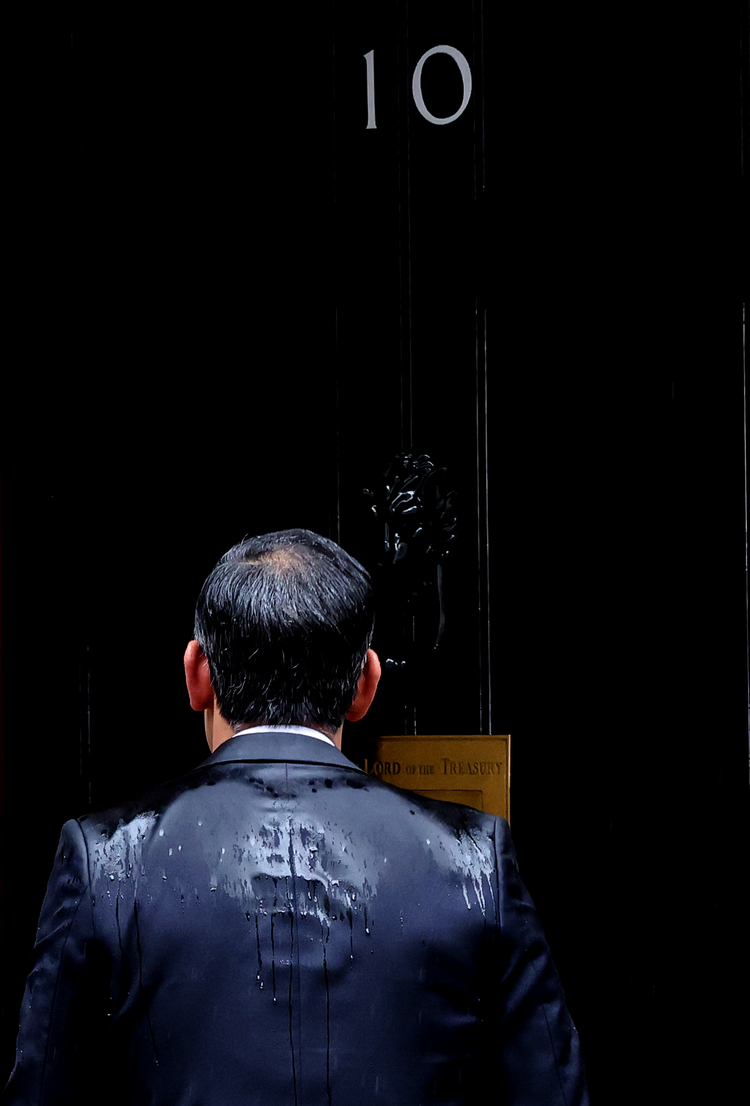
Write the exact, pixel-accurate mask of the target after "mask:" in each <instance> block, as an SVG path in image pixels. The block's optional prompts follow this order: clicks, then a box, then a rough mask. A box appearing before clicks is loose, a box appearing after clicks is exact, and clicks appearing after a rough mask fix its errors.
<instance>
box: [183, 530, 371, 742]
mask: <svg viewBox="0 0 750 1106" xmlns="http://www.w3.org/2000/svg"><path fill="white" fill-rule="evenodd" d="M372 628H373V598H372V585H371V582H370V577H369V575H368V574H367V572H366V571H365V570H364V568H362V566H361V565H360V564H359V563H358V562H357V561H355V560H354V558H353V557H350V556H349V554H348V553H345V552H344V550H343V549H341V548H340V546H338V545H336V543H335V542H332V541H329V539H328V538H323V537H321V536H320V535H318V534H313V533H312V532H311V531H309V530H281V531H279V532H277V533H274V534H263V535H261V536H260V537H256V538H246V539H245V540H244V541H242V542H240V543H239V544H238V545H235V546H234V547H233V548H232V549H230V550H229V552H228V553H225V554H224V556H223V557H222V558H221V560H220V561H219V563H218V564H217V565H216V567H215V568H214V570H213V571H212V572H211V574H210V576H209V577H208V579H207V580H206V582H205V584H204V585H203V588H202V590H201V593H200V596H199V598H198V603H197V606H196V614H195V638H196V640H197V641H198V643H199V644H200V646H201V649H202V650H203V652H204V654H205V656H206V658H207V660H208V665H209V670H210V673H211V682H212V684H213V689H214V693H215V695H216V700H217V703H218V706H219V710H220V711H221V714H222V716H223V717H224V718H225V719H226V721H227V722H229V723H230V725H232V726H234V727H239V726H241V725H250V724H256V725H267V726H283V725H298V726H304V725H308V726H316V727H319V728H322V729H325V730H328V731H329V732H331V733H333V732H335V731H336V730H337V729H338V728H339V726H340V725H341V723H342V721H343V718H344V715H345V714H346V712H347V710H348V709H349V708H350V706H351V704H352V701H353V699H354V695H355V692H356V690H357V683H358V681H359V677H360V674H361V672H362V667H363V665H364V662H365V658H366V656H367V650H368V647H369V645H370V640H371V637H372Z"/></svg>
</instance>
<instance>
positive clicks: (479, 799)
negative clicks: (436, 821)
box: [364, 734, 510, 819]
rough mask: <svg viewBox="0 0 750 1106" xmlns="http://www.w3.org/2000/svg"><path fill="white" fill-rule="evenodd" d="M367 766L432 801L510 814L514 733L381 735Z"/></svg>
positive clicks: (505, 816) (372, 774)
mask: <svg viewBox="0 0 750 1106" xmlns="http://www.w3.org/2000/svg"><path fill="white" fill-rule="evenodd" d="M364 768H365V771H366V772H369V773H370V775H371V776H375V777H377V779H379V780H385V782H386V783H393V784H395V785H396V786H397V787H404V788H407V789H408V790H409V791H416V792H417V794H418V795H425V796H426V797H427V798H429V799H447V800H448V801H449V802H453V803H463V804H464V805H466V806H473V807H476V809H477V810H483V811H485V812H486V813H487V814H498V815H500V816H501V817H503V818H506V819H509V818H510V734H417V735H408V736H400V737H380V738H378V739H377V741H376V743H375V752H374V755H373V757H372V758H368V759H366V760H365V762H364Z"/></svg>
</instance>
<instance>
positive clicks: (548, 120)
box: [0, 2, 750, 1106]
mask: <svg viewBox="0 0 750 1106" xmlns="http://www.w3.org/2000/svg"><path fill="white" fill-rule="evenodd" d="M498 7H500V6H498ZM350 8H351V6H350V5H343V4H338V3H335V4H329V5H326V6H319V7H316V8H314V9H311V8H310V7H309V6H304V7H303V6H300V7H299V8H298V7H297V6H296V5H292V6H291V7H290V8H289V9H285V10H284V12H283V14H279V15H277V14H275V13H273V14H272V13H270V11H269V12H268V13H267V14H263V13H258V12H255V11H254V12H253V16H252V19H251V20H248V21H247V22H239V21H235V22H233V23H231V24H230V23H227V24H223V25H219V23H218V22H211V21H206V20H204V21H201V22H200V23H196V24H195V25H190V24H188V23H187V22H185V21H180V22H177V21H174V22H169V21H167V19H166V18H164V19H162V20H159V21H157V20H155V19H153V18H152V19H151V21H150V22H147V23H143V24H138V25H132V24H128V23H127V22H125V21H121V20H116V19H115V18H114V17H113V16H112V17H108V16H106V15H105V16H104V17H102V16H101V15H100V16H99V17H98V18H97V19H96V20H94V19H93V18H89V17H84V16H80V17H76V18H75V19H72V20H71V25H70V26H65V27H63V28H61V29H60V30H59V31H58V32H55V31H46V32H45V31H44V30H42V29H40V28H38V27H36V28H24V29H22V30H20V31H19V32H18V34H17V36H15V37H14V38H13V41H12V42H11V44H10V45H9V47H8V53H9V55H10V56H9V64H10V70H11V74H12V77H13V95H12V97H11V112H10V116H11V124H10V131H9V136H8V140H9V152H10V165H11V171H10V185H11V188H12V199H11V201H10V202H9V206H8V223H9V228H10V265H9V268H10V273H11V278H12V290H11V293H10V294H9V295H8V296H7V299H6V308H7V315H8V319H9V325H8V342H7V356H6V364H7V366H8V368H7V369H6V384H5V387H4V398H3V405H2V416H1V417H2V450H3V453H2V469H1V470H0V479H1V480H2V489H1V490H2V512H3V513H2V586H3V591H2V603H3V607H2V612H3V623H2V648H3V696H4V698H3V726H4V729H3V735H4V746H3V748H4V767H5V771H4V801H5V810H4V834H3V837H4V842H5V854H4V880H3V893H4V904H5V906H4V917H5V942H6V953H5V961H6V963H7V964H8V973H7V975H8V986H7V987H6V989H5V995H6V997H5V1017H6V1023H5V1025H6V1028H5V1030H4V1046H5V1049H6V1052H5V1056H6V1061H5V1064H6V1068H7V1067H9V1066H10V1063H11V1062H12V1060H11V1052H12V1041H13V1035H14V1032H15V1022H16V1016H17V1009H18V1005H19V1002H20V995H21V991H22V987H23V980H24V977H25V971H26V959H25V958H26V955H27V952H28V950H29V949H30V947H31V945H32V943H33V933H34V926H35V923H36V917H37V914H38V910H39V905H40V902H41V897H42V895H43V891H44V884H45V881H46V878H47V874H48V872H49V869H50V866H51V863H52V858H53V855H54V850H55V846H56V843H57V835H58V832H59V828H60V825H61V824H62V822H63V821H64V820H65V819H66V818H68V817H71V816H76V815H80V814H82V813H84V812H85V811H86V810H88V809H97V808H101V807H103V806H106V805H108V804H110V803H113V802H115V801H117V800H118V799H121V798H123V797H125V796H127V795H130V794H133V793H137V792H139V791H141V790H144V789H145V788H147V787H148V786H149V785H150V784H152V783H154V782H156V781H158V780H160V779H163V778H165V777H169V776H174V775H177V774H179V773H180V772H181V771H183V770H185V769H187V768H189V767H191V766H193V765H194V764H195V763H197V762H199V761H200V760H201V759H203V757H204V755H205V745H204V739H203V735H202V728H201V719H200V718H199V717H198V716H194V715H192V714H191V712H190V711H189V709H188V704H187V696H186V693H185V691H184V687H183V682H182V668H181V655H182V651H183V649H184V645H185V643H186V641H187V640H188V639H189V637H190V635H191V624H192V606H193V603H194V599H195V596H196V594H197V591H198V589H199V587H200V584H201V582H202V580H203V578H204V577H205V575H206V573H207V572H208V571H209V569H210V568H211V566H212V564H213V563H214V561H215V560H216V559H217V558H218V556H219V555H220V554H221V553H222V552H223V551H224V549H225V548H227V547H228V546H229V545H230V544H232V543H233V542H234V541H235V540H237V539H238V538H239V537H241V536H242V535H243V534H245V533H254V532H262V531H265V530H268V529H272V528H276V527H285V526H298V525H299V526H307V527H310V528H312V529H315V530H318V531H321V532H323V533H327V534H330V535H331V536H333V537H334V538H336V539H338V540H341V541H342V543H343V544H344V545H345V546H347V547H348V548H351V549H352V551H353V552H355V553H357V554H358V555H360V556H361V557H362V558H363V559H364V560H365V562H366V563H368V564H373V563H374V561H375V560H377V554H376V551H375V549H374V547H373V544H372V537H371V531H370V528H369V525H368V515H367V505H366V501H365V499H364V497H363V495H362V489H363V488H364V487H370V486H372V485H373V484H374V483H375V482H376V481H377V479H378V474H382V472H383V471H384V470H385V468H386V467H387V465H388V464H389V462H390V461H391V460H392V458H393V457H394V455H395V454H396V453H398V452H399V451H412V452H415V453H423V452H426V453H428V454H429V455H430V457H432V458H433V460H434V461H435V463H436V464H438V465H440V466H445V468H446V471H447V479H448V480H449V482H450V484H451V487H452V488H453V490H454V491H455V494H456V503H457V505H458V506H457V514H458V521H459V529H458V537H457V542H456V548H455V550H454V552H453V553H452V555H451V558H450V559H449V560H448V561H447V562H446V565H445V594H446V616H447V617H446V635H445V639H444V641H443V642H442V643H441V647H440V649H439V650H438V651H437V652H433V651H431V650H429V649H428V648H425V647H424V644H423V641H422V638H423V637H424V636H426V635H425V634H424V632H423V630H422V629H420V627H419V626H417V627H416V630H415V633H414V634H412V630H411V628H410V626H409V625H406V626H405V627H404V628H403V633H402V636H401V637H399V634H398V633H392V632H391V636H390V637H389V636H388V634H386V631H385V629H383V627H382V625H381V629H380V631H379V632H380V633H381V640H380V641H378V642H376V645H377V647H378V648H379V649H380V650H381V652H383V653H384V654H386V653H389V652H391V651H393V652H395V653H398V651H399V650H402V651H403V655H404V656H408V658H409V665H408V670H407V674H406V675H405V676H404V677H403V678H402V679H401V680H400V681H399V679H398V678H397V677H392V678H390V679H388V678H386V680H385V681H384V683H383V687H382V689H381V693H380V694H379V699H378V701H377V702H376V705H375V707H374V708H373V711H372V713H371V715H370V716H369V717H368V719H367V720H366V721H365V722H363V723H361V724H360V727H359V729H357V728H353V729H352V730H351V732H350V733H347V734H345V742H346V744H345V751H346V752H348V754H349V755H350V756H352V757H353V758H354V759H357V756H358V755H361V752H362V749H363V748H364V747H365V744H366V741H367V740H368V738H369V737H370V736H372V735H373V734H376V733H385V732H387V733H399V732H408V731H409V730H410V729H412V728H414V726H416V728H417V730H418V731H419V732H422V733H429V732H440V733H451V732H455V733H474V732H495V733H506V732H510V733H511V734H512V735H513V777H512V783H513V786H512V818H513V833H514V838H515V840H516V845H517V848H518V853H519V860H520V864H521V870H522V874H523V876H524V879H525V881H526V883H527V885H528V886H529V888H530V890H531V892H532V894H533V896H534V898H535V899H536V901H537V905H538V907H539V910H540V913H541V915H542V918H543V921H544V923H545V926H546V929H547V932H548V936H549V939H550V944H551V946H552V948H553V952H554V954H555V958H556V960H557V963H558V967H559V969H560V973H561V976H562V979H563V983H564V986H565V989H566V993H567V995H568V1000H569V1005H570V1007H571V1010H572V1012H573V1015H574V1018H575V1020H576V1022H577V1024H578V1027H579V1030H580V1034H581V1039H582V1043H583V1047H584V1052H585V1056H586V1058H587V1064H588V1068H589V1074H590V1083H591V1090H592V1099H593V1101H594V1102H597V1103H602V1104H604V1106H607V1104H619V1103H630V1102H632V1101H634V1100H635V1099H636V1097H637V1099H638V1100H639V1101H647V1102H650V1101H654V1102H663V1101H672V1100H675V1101H676V1100H681V1099H682V1098H683V1097H685V1098H686V1097H687V1094H688V1091H689V1092H690V1095H691V1097H693V1098H697V1099H699V1100H703V1101H719V1102H721V1101H729V1100H733V1099H734V1098H735V1097H737V1091H738V1087H740V1086H742V1085H746V1081H747V1078H746V1073H745V1070H744V1068H745V1064H744V1054H745V1051H746V1041H747V1027H746V1019H744V1018H743V1016H742V1014H741V1013H738V1010H737V1005H738V1001H741V998H742V996H743V995H744V994H745V992H746V987H747V968H748V954H747V947H746V946H747V931H748V921H750V918H749V917H748V913H747V903H746V887H747V622H746V608H745V594H746V590H745V589H746V575H745V561H744V548H745V535H744V482H743V480H744V475H743V474H744V446H743V410H744V408H743V347H742V342H743V315H742V311H743V308H742V305H743V301H745V300H746V287H745V266H744V262H745V260H746V258H747V256H748V244H749V243H748V234H747V218H746V200H747V191H746V187H747V186H746V180H745V178H743V176H742V171H741V169H742V162H741V154H742V151H743V146H744V154H745V164H747V157H748V139H747V122H746V121H747V90H748V88H750V77H749V75H748V30H747V12H746V9H745V7H744V5H742V4H734V3H727V4H719V5H712V6H711V9H710V11H708V10H704V11H703V12H701V13H698V14H696V15H693V14H692V13H691V12H690V11H686V10H685V8H684V6H678V5H673V6H669V5H659V6H657V7H656V8H655V7H654V5H649V6H646V5H642V6H640V7H639V6H638V5H636V6H635V7H634V6H632V5H630V6H628V7H627V8H619V9H607V11H602V10H601V9H600V7H599V6H596V7H594V6H588V7H586V6H585V7H579V8H577V9H575V10H574V11H571V10H569V9H564V8H560V6H559V5H554V6H553V5H536V6H534V7H533V9H532V10H527V11H524V12H523V13H520V12H515V13H512V14H509V13H508V12H506V11H498V10H495V6H492V10H488V6H485V5H481V4H479V3H473V4H472V3H468V2H467V3H464V4H460V5H459V4H452V5H448V4H435V3H431V4H429V5H428V4H426V3H414V2H412V3H408V4H407V3H395V2H389V3H380V4H377V5H375V4H372V5H360V6H358V7H357V9H356V14H353V13H352V11H351V10H350ZM71 27H72V31H73V40H72V43H73V44H72V48H71V38H70V32H71ZM743 36H744V37H743ZM438 43H447V44H450V45H452V46H454V47H456V48H457V49H459V50H461V51H462V53H464V55H465V56H466V58H467V60H468V61H469V63H470V66H471V70H472V76H473V81H474V85H473V92H472V99H471V102H470V104H469V107H468V108H467V110H466V111H465V112H464V114H463V115H462V116H461V118H460V119H458V120H456V122H455V123H452V124H449V125H446V126H434V125H431V124H430V123H428V122H426V121H425V120H424V119H423V118H422V117H421V116H420V115H419V114H418V112H417V111H416V109H415V107H414V104H413V101H412V98H411V74H412V73H413V70H414V66H415V64H416V62H417V60H418V59H419V57H420V56H421V55H422V54H423V53H424V51H425V50H427V49H429V48H431V47H432V46H434V45H437V44H438ZM370 49H374V50H375V65H376V89H377V91H376V95H377V129H376V130H374V131H373V130H370V131H368V130H366V129H365V124H366V121H367V116H366V99H365V63H364V60H363V55H364V54H365V53H366V52H367V51H368V50H370ZM743 67H744V69H743ZM743 72H744V85H743V84H742V82H741V80H740V76H741V73H743ZM743 89H744V92H743ZM423 90H424V96H425V100H426V102H427V103H428V106H429V107H430V109H431V110H432V111H433V113H434V114H437V115H441V114H449V113H450V112H452V111H454V110H456V108H457V106H458V103H459V102H460V96H461V88H460V82H459V83H457V81H456V69H455V67H454V66H453V64H452V63H451V62H450V61H449V60H447V59H445V58H433V59H431V60H430V61H428V63H427V64H426V66H425V70H424V78H423ZM743 95H744V96H745V101H744V102H745V116H744V118H745V124H744V126H743V121H742V119H743V117H742V105H743V99H742V98H743ZM743 189H744V191H743ZM420 635H421V636H420ZM414 641H416V645H415V644H414ZM738 996H739V998H738Z"/></svg>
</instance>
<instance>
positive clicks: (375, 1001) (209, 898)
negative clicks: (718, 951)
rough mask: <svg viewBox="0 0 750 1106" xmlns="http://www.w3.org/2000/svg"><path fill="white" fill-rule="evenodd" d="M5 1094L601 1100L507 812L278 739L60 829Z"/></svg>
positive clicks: (341, 1101)
mask: <svg viewBox="0 0 750 1106" xmlns="http://www.w3.org/2000/svg"><path fill="white" fill-rule="evenodd" d="M488 1087H489V1088H491V1093H488ZM6 1095H7V1100H6V1101H7V1102H8V1103H12V1104H13V1106H21V1104H23V1106H41V1104H44V1106H52V1104H54V1106H59V1104H62V1103H71V1104H73V1103H74V1104H75V1106H83V1104H84V1103H88V1102H96V1103H97V1104H100V1103H105V1104H107V1106H110V1104H111V1103H120V1102H122V1103H128V1104H132V1106H152V1104H153V1106H156V1104H159V1106H235V1104H243V1106H245V1104H251V1103H252V1104H255V1103H257V1104H258V1106H287V1104H292V1103H297V1104H299V1106H318V1104H320V1106H369V1104H371V1103H372V1104H375V1103H378V1104H381V1106H420V1104H421V1103H443V1104H447V1103H452V1104H457V1103H467V1104H473V1103H479V1102H505V1103H512V1104H514V1106H516V1104H517V1106H521V1104H523V1106H532V1104H533V1106H558V1104H559V1106H562V1104H565V1106H581V1104H583V1103H585V1102H586V1101H587V1097H586V1091H585V1086H584V1079H583V1072H582V1065H581V1060H580V1055H579V1048H578V1040H577V1036H576V1032H575V1029H574V1027H573V1025H572V1023H571V1020H570V1017H569V1015H568V1012H567V1010H566V1008H565V1004H564V999H563V995H562V991H561V989H560V983H559V980H558V978H557V974H556V972H555V969H554V967H553V964H552V961H551V959H550V955H549V951H548V949H547V945H546V943H545V940H544V937H543V934H542V931H541V929H540V926H539V922H538V920H537V916H536V913H535V911H534V907H533V904H532V903H531V901H530V899H529V897H528V894H527V893H526V891H525V889H524V887H523V885H522V884H521V882H520V880H519V877H518V874H517V870H516V863H515V859H514V854H513V847H512V844H511V841H510V837H509V831H508V827H507V824H506V823H505V822H504V821H502V819H498V818H494V817H491V816H489V815H485V814H481V813H479V812H478V811H475V810H472V809H470V808H468V807H463V806H458V805H456V804H453V803H442V802H435V801H431V800H428V799H424V798H420V797H419V796H417V795H414V794H411V793H409V792H407V791H401V790H398V789H396V788H393V787H390V786H389V785H387V784H384V783H382V782H380V781H377V780H374V779H371V778H370V777H369V776H368V775H366V774H365V773H364V772H362V771H361V770H360V769H358V768H357V767H355V765H353V764H351V763H350V762H349V761H348V760H347V759H346V757H345V756H343V754H342V753H340V752H339V750H338V749H335V748H334V747H333V746H331V745H328V744H326V743H324V742H321V741H318V740H316V739H315V738H313V737H308V736H304V735H289V734H279V733H272V734H259V735H253V734H249V735H247V736H240V737H236V738H233V739H232V740H230V741H228V742H226V743H225V744H224V745H222V746H220V747H219V749H218V750H217V751H216V752H215V753H214V754H213V755H212V756H211V757H209V759H208V760H207V761H206V762H205V763H204V764H202V765H201V766H200V767H199V768H196V769H195V770H194V771H192V772H190V773H188V774H187V775H186V776H183V777H182V778H181V779H178V780H176V781H173V782H171V783H168V784H164V785H163V786H161V787H160V788H158V789H156V790H155V791H153V792H152V793H150V794H149V795H147V796H146V797H145V798H144V799H142V800H141V801H140V802H138V803H133V804H129V805H124V806H122V807H118V808H116V809H114V810H111V811H107V812H106V813H104V814H92V815H87V816H86V817H84V818H80V819H78V821H70V822H67V823H66V825H65V826H64V827H63V831H62V837H61V840H60V846H59V849H58V853H57V857H56V860H55V866H54V869H53V872H52V876H51V878H50V882H49V887H48V891H47V896H46V898H45V901H44V905H43V908H42V914H41V920H40V924H39V932H38V939H37V944H36V947H35V950H34V962H33V968H32V971H31V974H30V976H29V981H28V985H27V990H26V995H25V998H24V1003H23V1009H22V1015H21V1029H20V1034H19V1040H18V1058H17V1063H16V1067H15V1069H14V1072H13V1075H12V1076H11V1079H10V1082H9V1084H8V1088H7V1089H6Z"/></svg>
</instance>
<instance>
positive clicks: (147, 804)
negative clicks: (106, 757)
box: [75, 772, 204, 838]
mask: <svg viewBox="0 0 750 1106" xmlns="http://www.w3.org/2000/svg"><path fill="white" fill-rule="evenodd" d="M203 782H204V781H203V780H202V779H201V777H200V775H199V774H198V773H195V772H188V773H186V774H185V775H184V776H180V777H178V778H177V779H173V780H167V781H165V782H164V783H160V784H157V785H156V786H155V787H152V788H150V789H149V790H148V791H144V792H142V793H141V794H140V795H138V796H136V797H134V798H128V799H124V800H123V801H122V802H121V803H118V804H117V805H115V806H111V807H109V808H108V809H105V810H100V811H92V812H90V813H88V814H84V815H83V816H82V817H80V818H77V819H75V821H77V823H78V825H79V826H80V828H81V830H82V831H83V833H84V835H85V836H86V837H87V838H90V837H91V836H92V835H94V836H96V837H110V836H112V834H114V833H115V832H116V831H117V830H118V829H122V828H123V827H126V826H134V827H138V826H141V825H143V826H145V825H146V824H148V823H153V822H154V821H156V820H158V818H159V817H160V816H161V814H162V813H163V812H164V811H165V810H166V809H167V807H169V806H171V805H172V803H174V802H175V800H177V799H179V798H180V796H181V795H184V794H185V793H187V792H189V791H193V790H195V789H196V788H198V787H200V786H201V784H202V783H203Z"/></svg>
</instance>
